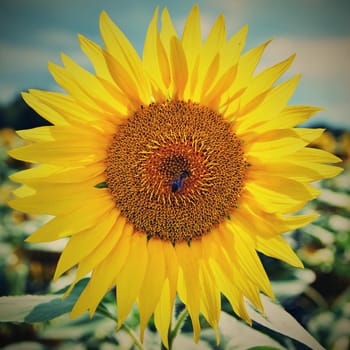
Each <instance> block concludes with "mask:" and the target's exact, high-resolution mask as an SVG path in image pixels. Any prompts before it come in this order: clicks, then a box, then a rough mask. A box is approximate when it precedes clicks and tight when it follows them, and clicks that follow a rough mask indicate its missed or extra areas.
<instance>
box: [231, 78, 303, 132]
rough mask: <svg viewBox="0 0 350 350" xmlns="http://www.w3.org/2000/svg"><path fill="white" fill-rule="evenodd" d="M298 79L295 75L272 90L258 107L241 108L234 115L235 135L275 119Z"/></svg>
mask: <svg viewBox="0 0 350 350" xmlns="http://www.w3.org/2000/svg"><path fill="white" fill-rule="evenodd" d="M299 79H300V75H297V76H295V77H294V78H292V79H289V80H287V81H286V82H283V83H281V84H279V85H277V86H276V87H274V88H272V89H271V90H270V91H269V92H268V93H267V94H266V97H265V98H264V100H263V101H262V102H261V103H260V104H259V105H258V106H254V107H253V108H250V107H248V108H247V107H244V106H243V109H242V110H240V111H239V112H238V113H237V115H236V117H237V133H238V134H240V133H242V132H245V131H247V130H249V128H251V127H252V126H253V125H256V124H259V123H261V122H263V121H265V120H269V119H273V118H276V116H277V115H278V114H279V113H280V112H281V111H282V110H283V108H285V106H286V104H287V102H288V101H289V99H290V98H291V96H292V95H293V93H294V91H295V89H296V87H297V84H298V82H299ZM248 106H249V105H248Z"/></svg>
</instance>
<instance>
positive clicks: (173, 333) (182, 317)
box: [168, 307, 188, 350]
mask: <svg viewBox="0 0 350 350" xmlns="http://www.w3.org/2000/svg"><path fill="white" fill-rule="evenodd" d="M187 316H188V311H187V308H186V307H185V308H184V309H183V310H182V311H181V313H180V315H179V317H178V318H177V320H176V323H175V327H174V329H173V330H172V331H170V332H169V337H168V341H169V350H171V349H172V347H173V342H174V339H175V338H176V336H177V334H178V333H179V330H180V328H181V326H182V324H183V322H184V321H185V319H186V317H187Z"/></svg>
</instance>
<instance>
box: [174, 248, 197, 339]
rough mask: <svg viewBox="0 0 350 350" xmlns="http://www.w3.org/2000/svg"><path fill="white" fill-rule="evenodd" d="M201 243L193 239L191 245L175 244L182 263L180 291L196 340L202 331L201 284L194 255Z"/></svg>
mask: <svg viewBox="0 0 350 350" xmlns="http://www.w3.org/2000/svg"><path fill="white" fill-rule="evenodd" d="M200 244H201V243H200V242H199V241H192V242H191V246H190V247H189V246H188V245H187V243H179V244H176V246H175V250H176V254H177V257H178V261H179V265H180V274H179V280H178V292H179V296H180V298H181V299H182V300H183V301H184V303H185V304H186V307H187V309H188V313H189V314H190V317H191V321H192V325H193V337H194V340H195V342H198V339H199V332H200V324H199V309H200V285H199V266H198V260H197V259H196V258H195V257H194V251H195V250H196V249H198V245H200Z"/></svg>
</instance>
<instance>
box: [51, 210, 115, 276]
mask: <svg viewBox="0 0 350 350" xmlns="http://www.w3.org/2000/svg"><path fill="white" fill-rule="evenodd" d="M117 218H118V212H117V211H116V210H114V211H112V212H111V211H110V212H107V213H105V214H104V215H103V216H102V217H101V218H100V221H99V222H98V223H97V224H96V225H95V226H93V227H90V228H88V229H87V230H84V231H82V232H80V233H77V234H75V235H73V236H72V237H71V238H70V239H69V242H68V244H67V245H66V247H65V248H64V250H63V252H62V254H61V256H60V259H59V260H58V264H57V268H56V271H55V276H54V280H57V279H58V278H59V277H60V276H61V275H62V274H63V273H64V272H66V271H67V270H69V269H70V268H71V267H73V266H74V265H76V264H77V263H78V262H79V261H81V260H82V259H83V258H85V257H86V256H87V255H89V254H90V253H92V252H93V251H94V250H95V249H96V248H97V246H98V245H99V244H100V243H101V242H102V241H103V240H104V238H105V237H106V236H107V235H108V234H109V232H110V230H111V228H112V227H113V225H114V223H115V221H116V220H117Z"/></svg>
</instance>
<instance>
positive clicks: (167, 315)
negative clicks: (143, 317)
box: [154, 280, 173, 349]
mask: <svg viewBox="0 0 350 350" xmlns="http://www.w3.org/2000/svg"><path fill="white" fill-rule="evenodd" d="M172 309H173V303H171V302H170V287H169V280H166V281H165V283H164V285H163V289H162V293H161V295H160V298H159V302H158V305H157V306H156V308H155V310H154V324H155V326H156V328H157V330H158V332H159V334H160V337H161V339H162V343H163V344H164V345H165V347H166V348H167V349H169V342H168V334H169V328H170V322H171V316H172Z"/></svg>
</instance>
